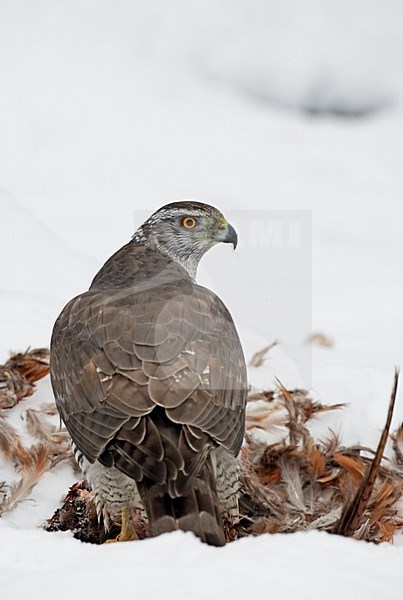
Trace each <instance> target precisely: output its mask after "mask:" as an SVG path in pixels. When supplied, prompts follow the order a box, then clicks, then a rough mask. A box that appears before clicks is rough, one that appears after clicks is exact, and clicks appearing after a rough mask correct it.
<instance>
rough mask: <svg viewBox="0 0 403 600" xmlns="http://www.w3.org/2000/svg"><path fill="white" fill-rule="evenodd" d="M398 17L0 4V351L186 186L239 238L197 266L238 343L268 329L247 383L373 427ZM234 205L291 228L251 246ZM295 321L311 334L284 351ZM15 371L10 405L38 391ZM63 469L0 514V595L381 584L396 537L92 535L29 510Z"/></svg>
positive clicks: (298, 8)
mask: <svg viewBox="0 0 403 600" xmlns="http://www.w3.org/2000/svg"><path fill="white" fill-rule="evenodd" d="M402 13H403V11H402V5H401V3H400V2H398V1H394V0H388V1H387V2H382V3H380V2H376V1H368V2H365V3H363V2H361V1H359V0H350V1H349V2H347V0H345V1H337V2H336V1H332V0H321V1H319V0H318V1H315V0H309V1H308V0H307V1H298V2H297V1H286V2H284V1H280V0H278V1H274V0H267V1H264V0H254V1H253V2H251V1H249V0H232V1H231V2H230V1H229V0H215V1H213V0H210V1H207V2H206V1H205V0H204V1H201V0H200V1H194V0H191V1H187V2H185V1H183V0H172V1H171V2H169V3H168V2H167V3H162V2H143V1H140V0H137V1H133V2H125V1H123V0H117V1H115V2H113V3H112V2H108V1H99V0H97V1H95V0H94V1H88V0H85V1H82V0H81V1H80V2H78V1H77V2H75V1H70V2H58V3H55V2H52V1H51V0H48V1H43V0H38V1H37V2H35V3H32V2H29V1H28V0H27V1H17V2H3V3H1V4H0V57H1V59H0V81H1V87H2V92H1V94H0V207H1V213H0V256H1V263H0V290H1V311H0V332H1V335H0V356H1V358H4V359H6V355H7V352H8V351H9V350H10V349H14V350H22V349H24V348H25V347H27V346H28V345H31V346H42V345H43V346H47V345H48V344H49V338H50V332H51V327H52V324H53V322H54V319H55V318H56V316H57V314H58V312H59V311H60V309H61V308H62V306H63V305H64V304H65V303H66V302H67V300H69V299H70V298H71V297H72V296H73V295H75V294H77V293H79V292H80V291H82V290H84V289H86V288H87V287H88V285H89V283H90V281H91V279H92V276H93V275H94V273H95V272H96V270H97V269H98V268H99V267H100V266H101V265H102V263H103V262H104V261H105V259H106V258H107V257H108V256H109V255H110V254H111V253H112V252H113V251H114V250H116V249H117V248H118V247H120V246H121V245H123V244H124V243H125V242H126V241H127V240H128V239H129V238H130V236H131V235H132V233H133V231H134V229H135V228H136V227H137V226H138V225H139V224H140V222H141V221H142V219H143V218H144V217H145V216H146V215H148V214H149V213H150V212H152V211H154V210H155V209H157V208H158V207H159V206H161V205H162V204H164V203H167V202H170V201H173V200H175V199H180V198H189V197H192V198H197V199H199V200H201V201H206V202H209V203H212V204H215V205H216V206H218V207H219V208H221V209H222V210H223V212H224V213H225V214H227V215H228V216H229V217H230V218H231V220H232V222H233V224H234V225H235V226H236V228H237V230H238V233H239V237H240V247H239V250H237V252H236V253H233V252H232V251H231V249H230V248H229V247H217V248H215V249H214V250H213V251H212V252H211V253H210V254H209V255H207V256H206V257H205V259H204V260H203V264H202V266H201V268H200V272H199V281H200V282H202V283H204V284H207V285H209V286H210V287H212V288H213V289H214V290H215V291H216V292H217V293H218V294H219V295H220V296H221V297H222V298H223V300H224V301H225V302H226V304H227V305H228V307H229V308H230V310H231V312H232V314H233V315H234V318H235V320H236V323H237V324H238V326H239V328H240V331H241V335H242V339H243V343H244V346H245V350H246V354H247V355H248V357H250V356H251V355H252V354H253V352H254V351H255V350H257V349H259V348H260V347H261V346H263V345H264V344H266V343H268V342H271V341H273V340H274V339H275V338H278V339H280V340H281V342H282V343H281V344H280V345H279V346H277V347H275V348H273V350H272V351H271V352H270V353H269V358H268V360H267V362H266V364H265V366H264V367H263V368H262V369H260V370H254V369H251V371H250V379H251V382H252V383H254V384H256V385H259V386H263V385H272V382H273V375H276V376H278V377H279V378H280V379H281V381H282V382H283V383H284V385H286V386H288V387H293V386H295V385H305V386H308V387H310V388H312V389H313V390H314V392H315V393H316V394H317V395H318V396H319V397H320V398H321V400H322V401H323V402H327V403H335V402H348V403H349V407H348V408H347V409H345V410H344V411H341V412H339V413H338V414H335V415H331V416H329V417H326V419H325V420H324V424H325V425H332V426H333V427H336V428H338V429H339V430H340V431H341V434H342V438H343V440H344V441H345V442H346V443H350V442H356V441H360V442H361V443H363V444H371V445H372V446H373V445H375V444H376V442H377V439H378V436H379V430H380V428H381V426H382V425H383V423H384V420H385V414H386V407H387V402H388V398H389V394H390V389H391V385H392V376H393V367H394V365H395V364H400V365H403V350H402V348H403V346H402V339H403V327H402V301H403V284H402V274H401V270H402V250H403V241H402V240H403V236H402V219H403V203H402V199H401V198H402V191H403V190H402V185H401V181H402V180H401V175H400V170H399V167H400V164H399V163H400V160H401V151H402V139H403V136H402V116H403V110H402V106H401V101H400V100H399V98H400V95H401V91H402V88H403V82H402V76H401V65H400V62H401V57H402V43H401V39H402V35H401V33H402V32H401V23H402V22H403V19H402V17H403V14H402ZM340 113H343V114H344V115H345V116H343V114H340ZM355 114H358V115H360V116H359V117H357V118H353V116H354V115H355ZM352 115H353V116H352ZM282 211H286V212H285V213H284V212H282ZM304 211H305V212H304ZM306 211H309V212H308V213H307V212H306ZM310 219H312V235H310ZM256 222H258V223H260V222H263V223H265V224H267V223H271V224H273V223H280V225H281V224H282V225H284V227H288V225H289V223H290V222H292V223H297V225H298V227H299V228H300V232H302V234H303V235H302V237H300V239H299V241H297V243H295V244H294V245H293V244H292V243H291V244H289V243H287V242H285V241H284V240H283V239H282V241H280V243H276V242H275V238H273V242H272V243H270V244H268V245H267V246H266V245H265V244H264V243H262V238H261V236H260V237H259V236H258V237H257V238H256V237H255V238H253V236H252V237H251V236H250V231H251V227H255V225H256ZM287 231H288V230H287ZM306 236H308V237H306ZM256 239H257V240H258V242H256ZM253 240H255V241H253ZM259 240H260V241H259ZM311 244H312V256H311V254H310V252H311ZM312 331H320V332H323V333H325V334H326V335H328V336H330V337H331V338H332V339H333V340H334V346H333V347H332V348H316V347H315V348H313V349H311V348H310V347H309V346H306V345H305V344H304V340H305V338H306V337H307V336H308V335H309V334H310V333H311V332H312ZM38 388H39V389H38V392H37V394H36V395H35V396H34V397H33V398H32V399H29V400H27V401H26V402H25V403H24V406H22V409H23V408H26V407H29V406H33V405H35V403H40V402H42V401H45V400H50V398H51V392H50V387H49V382H48V381H43V382H41V383H40V384H39V386H38ZM402 418H403V392H402V388H400V391H399V395H398V403H397V408H396V414H395V418H394V422H393V426H394V427H396V426H397V425H398V424H399V422H400V420H401V419H402ZM10 419H11V421H12V422H13V424H14V425H19V426H20V418H19V412H17V411H16V412H15V413H14V414H13V415H10ZM1 467H2V464H1V463H0V469H1ZM1 475H2V471H1V470H0V480H1V479H2V476H1ZM73 481H74V475H73V473H72V471H71V470H70V468H69V467H68V466H67V465H61V466H60V467H58V468H57V469H55V470H54V471H52V472H51V473H49V474H47V475H46V476H45V477H44V479H43V480H42V482H41V483H40V484H39V485H38V486H37V488H36V489H35V490H34V493H33V501H32V502H26V503H24V504H22V505H20V506H19V507H18V508H17V509H16V510H15V511H14V512H13V513H10V514H7V515H5V516H4V517H3V519H1V521H0V536H1V537H0V539H1V541H0V571H1V590H2V592H4V594H5V597H7V598H23V597H25V596H26V595H28V592H29V594H30V596H31V597H34V598H36V597H37V598H39V597H41V598H57V599H62V598H68V597H71V595H72V594H74V589H79V590H91V593H94V594H97V595H98V597H105V598H106V597H110V596H111V595H112V594H114V593H118V594H119V596H120V597H122V598H126V597H127V598H129V597H132V596H133V594H138V595H145V597H148V598H153V597H157V594H159V593H164V595H165V597H168V598H171V597H172V598H173V597H175V598H178V597H182V596H185V595H186V597H189V598H198V597H202V595H203V596H205V595H206V593H209V594H213V596H216V595H217V596H218V595H219V594H221V595H223V596H224V597H227V596H228V597H229V596H230V594H231V597H235V598H236V597H240V598H241V597H244V596H245V595H246V594H249V595H257V594H259V595H264V594H265V595H267V596H269V595H270V596H271V597H273V598H276V599H281V598H287V599H288V598H291V597H294V596H297V595H298V597H300V598H310V599H314V598H321V597H323V596H327V597H329V598H339V597H341V596H344V597H345V598H346V599H349V598H353V597H361V596H365V597H366V598H368V599H374V600H378V599H381V598H382V599H383V598H390V599H396V600H397V599H398V598H400V597H401V593H402V589H403V572H402V569H401V564H402V560H403V547H402V546H401V545H395V546H390V545H386V544H384V545H382V546H381V547H374V546H372V545H368V544H365V543H360V542H354V541H352V540H346V539H340V538H337V537H335V536H329V535H326V534H322V533H318V532H312V533H309V534H297V535H288V536H279V535H276V536H262V537H260V538H256V539H246V540H242V541H240V542H237V543H235V544H231V545H229V546H228V547H226V548H224V549H221V550H217V549H214V548H208V547H206V546H203V545H202V544H201V543H199V542H198V541H197V540H195V539H193V537H192V536H191V535H185V534H180V533H178V534H175V535H168V536H163V537H161V538H158V539H155V540H149V541H146V542H142V543H139V544H121V545H119V544H116V545H109V546H108V547H99V548H98V547H93V546H88V545H83V544H80V543H79V542H77V541H76V540H74V539H72V538H71V536H70V534H59V533H58V534H49V533H45V532H43V531H41V530H40V529H38V525H40V523H41V522H42V521H43V519H45V518H46V517H48V516H50V515H51V514H52V512H53V511H54V509H55V508H56V507H57V506H58V504H59V502H60V498H61V496H63V495H64V494H65V492H66V490H67V487H68V485H69V484H70V483H73ZM24 586H25V587H24ZM74 586H79V587H78V588H77V587H74ZM87 586H88V587H87Z"/></svg>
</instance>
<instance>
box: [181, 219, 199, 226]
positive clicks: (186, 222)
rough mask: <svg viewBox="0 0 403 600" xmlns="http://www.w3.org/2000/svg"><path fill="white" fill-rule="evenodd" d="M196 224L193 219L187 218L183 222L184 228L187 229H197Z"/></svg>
mask: <svg viewBox="0 0 403 600" xmlns="http://www.w3.org/2000/svg"><path fill="white" fill-rule="evenodd" d="M196 224H197V221H196V219H194V218H193V217H185V218H184V219H183V220H182V225H183V227H185V229H193V228H194V227H196Z"/></svg>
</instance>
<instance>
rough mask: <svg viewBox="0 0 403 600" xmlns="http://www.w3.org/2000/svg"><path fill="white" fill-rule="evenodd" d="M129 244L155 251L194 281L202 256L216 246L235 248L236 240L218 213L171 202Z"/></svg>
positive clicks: (192, 204) (197, 204) (196, 204)
mask: <svg viewBox="0 0 403 600" xmlns="http://www.w3.org/2000/svg"><path fill="white" fill-rule="evenodd" d="M133 242H134V243H138V244H143V245H145V246H147V247H150V248H153V249H156V250H159V251H160V252H162V253H163V254H165V255H167V256H169V257H170V258H172V259H173V260H175V261H177V262H178V263H180V264H181V265H182V266H183V267H185V269H186V270H187V271H188V272H189V273H190V275H191V276H192V277H195V275H196V270H197V265H198V264H199V261H200V259H201V258H202V256H203V255H204V254H205V253H206V252H207V250H209V249H210V248H212V247H213V246H214V245H215V244H218V243H219V242H224V243H231V244H232V245H233V247H234V249H235V248H236V245H237V242H238V237H237V234H236V232H235V229H234V228H233V227H232V225H230V224H229V223H228V222H227V221H226V219H225V218H224V216H223V215H222V213H221V212H220V211H219V210H217V209H216V208H214V206H210V205H209V204H203V203H201V202H173V203H172V204H167V205H166V206H163V207H162V208H160V209H159V210H157V211H156V212H155V213H154V214H152V215H151V217H150V218H149V219H147V221H145V223H143V225H142V226H141V227H140V228H139V229H138V230H137V231H136V233H135V234H134V236H133Z"/></svg>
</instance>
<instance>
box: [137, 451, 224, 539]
mask: <svg viewBox="0 0 403 600" xmlns="http://www.w3.org/2000/svg"><path fill="white" fill-rule="evenodd" d="M137 485H138V489H139V492H140V494H141V497H142V500H143V503H144V506H145V509H146V512H147V516H148V520H149V524H150V528H151V533H152V534H153V535H160V534H161V533H166V532H168V531H175V530H176V529H181V530H182V531H193V533H194V534H195V535H197V536H198V537H199V538H200V539H201V540H202V541H203V542H206V543H207V544H210V545H212V546H224V544H225V533H224V525H223V521H222V517H221V510H220V505H219V501H218V496H217V488H216V483H215V476H214V472H213V465H212V462H211V458H210V457H208V458H207V460H206V462H205V463H204V465H203V467H202V468H201V469H200V471H199V473H198V474H197V476H196V477H194V479H193V481H192V484H191V485H190V486H187V487H188V489H187V490H186V491H185V493H184V495H183V496H178V497H176V498H173V497H172V496H171V495H170V494H169V493H168V486H167V485H166V484H162V485H161V484H157V483H154V482H152V481H151V480H149V479H143V481H142V482H140V483H138V484H137Z"/></svg>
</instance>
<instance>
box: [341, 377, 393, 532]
mask: <svg viewBox="0 0 403 600" xmlns="http://www.w3.org/2000/svg"><path fill="white" fill-rule="evenodd" d="M398 381H399V370H398V369H397V368H395V378H394V383H393V389H392V396H391V398H390V402H389V408H388V416H387V418H386V424H385V427H384V429H383V431H382V435H381V439H380V440H379V444H378V448H377V450H376V454H375V456H374V459H373V461H372V462H371V464H370V466H369V468H367V472H366V474H365V476H364V478H363V479H362V481H361V484H360V486H359V488H358V490H357V493H356V494H355V497H354V499H353V501H352V502H351V503H348V504H346V506H345V507H344V510H343V513H342V515H341V517H340V520H339V522H338V523H337V524H336V526H335V528H334V533H337V534H339V535H344V536H346V537H348V536H352V535H353V534H354V533H355V531H356V530H357V529H358V527H359V524H360V520H361V517H362V515H363V514H364V511H365V509H366V508H367V505H368V502H369V500H370V497H371V494H372V490H373V488H374V484H375V480H376V477H377V475H378V471H379V467H380V464H381V460H382V456H383V452H384V450H385V446H386V442H387V440H388V435H389V429H390V424H391V421H392V416H393V409H394V406H395V400H396V392H397V384H398Z"/></svg>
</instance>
